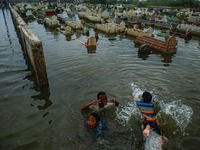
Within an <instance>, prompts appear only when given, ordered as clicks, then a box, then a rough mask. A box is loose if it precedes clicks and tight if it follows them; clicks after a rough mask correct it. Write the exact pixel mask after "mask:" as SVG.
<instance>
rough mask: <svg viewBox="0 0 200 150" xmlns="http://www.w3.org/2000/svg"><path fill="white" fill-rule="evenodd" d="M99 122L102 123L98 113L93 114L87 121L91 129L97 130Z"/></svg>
mask: <svg viewBox="0 0 200 150" xmlns="http://www.w3.org/2000/svg"><path fill="white" fill-rule="evenodd" d="M99 121H100V116H99V115H98V114H97V113H92V114H90V116H89V118H88V120H87V125H88V127H89V128H95V127H96V126H98V125H99Z"/></svg>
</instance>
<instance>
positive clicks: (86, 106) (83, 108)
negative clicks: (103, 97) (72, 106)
mask: <svg viewBox="0 0 200 150" xmlns="http://www.w3.org/2000/svg"><path fill="white" fill-rule="evenodd" d="M97 103H99V101H96V100H94V101H93V102H91V103H89V104H86V105H84V106H82V107H81V110H85V109H89V106H90V105H96V104H97Z"/></svg>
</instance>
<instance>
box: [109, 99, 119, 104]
mask: <svg viewBox="0 0 200 150" xmlns="http://www.w3.org/2000/svg"><path fill="white" fill-rule="evenodd" d="M108 101H109V102H113V103H115V104H116V105H119V102H118V101H116V100H115V99H114V98H112V99H108Z"/></svg>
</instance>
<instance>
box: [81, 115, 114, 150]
mask: <svg viewBox="0 0 200 150" xmlns="http://www.w3.org/2000/svg"><path fill="white" fill-rule="evenodd" d="M109 124H110V125H112V126H113V124H111V123H109ZM86 126H87V127H88V128H89V129H95V130H94V133H93V136H92V138H91V140H90V141H88V142H86V143H85V144H83V145H81V146H80V147H81V148H84V147H86V146H88V145H89V144H90V143H91V142H92V141H94V140H96V139H97V138H99V137H100V136H103V135H105V134H106V133H107V132H108V130H109V126H108V125H107V123H106V122H105V121H104V120H101V119H100V116H99V115H98V114H97V113H92V114H90V115H89V117H88V120H87V124H86Z"/></svg>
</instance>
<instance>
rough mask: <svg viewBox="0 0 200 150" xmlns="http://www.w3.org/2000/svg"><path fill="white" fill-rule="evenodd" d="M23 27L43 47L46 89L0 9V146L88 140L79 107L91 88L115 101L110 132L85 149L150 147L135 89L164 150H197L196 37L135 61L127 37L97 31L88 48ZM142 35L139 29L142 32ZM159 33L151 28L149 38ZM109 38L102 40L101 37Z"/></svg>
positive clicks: (33, 147) (58, 146) (69, 144)
mask: <svg viewBox="0 0 200 150" xmlns="http://www.w3.org/2000/svg"><path fill="white" fill-rule="evenodd" d="M28 25H29V27H30V28H31V29H32V30H33V32H34V33H35V34H36V35H37V36H38V37H39V39H40V40H41V41H42V42H43V48H44V55H45V61H46V66H47V72H48V79H49V88H44V87H40V86H38V85H37V83H36V79H35V76H34V74H33V73H32V72H31V70H30V67H29V65H28V64H29V63H28V61H27V60H26V59H25V58H26V57H25V54H24V52H23V50H22V46H21V45H20V41H19V39H18V36H17V33H16V30H15V28H14V25H13V22H12V18H11V14H10V11H9V10H7V9H4V11H3V10H2V9H0V27H1V28H0V35H1V40H0V77H1V78H0V85H1V89H0V110H1V112H0V120H1V121H0V133H1V134H0V149H2V150H11V149H13V150H46V149H48V150H74V149H79V147H80V145H82V144H84V143H86V142H87V141H89V140H90V139H91V136H92V131H90V130H88V129H86V128H85V120H86V118H87V116H88V115H89V114H90V113H91V111H89V110H88V111H81V110H80V107H81V106H82V105H84V104H87V103H89V102H91V101H92V100H95V99H96V95H97V93H98V92H99V91H105V92H106V93H107V96H108V98H115V99H116V100H118V101H119V102H120V105H119V106H118V107H114V108H110V109H108V110H106V113H105V114H104V116H103V119H104V120H106V121H110V122H113V123H115V124H116V127H115V129H114V130H112V131H110V132H109V133H107V134H106V135H105V136H104V137H101V138H99V139H97V140H96V141H94V142H92V143H91V144H90V145H88V146H87V147H85V148H82V149H92V150H99V149H103V150H134V149H136V150H138V149H155V146H154V143H155V142H154V141H155V140H154V139H155V138H156V136H151V139H153V141H152V140H149V139H147V142H144V140H143V136H142V130H141V115H140V113H139V111H138V110H137V109H136V107H135V105H134V102H135V101H137V100H139V96H140V95H141V94H142V92H143V91H145V90H146V91H149V92H151V94H152V95H153V101H154V104H155V112H156V117H157V122H158V125H159V127H160V130H161V133H162V135H163V137H164V138H165V139H166V143H167V144H166V146H165V148H164V149H168V150H171V149H173V150H180V149H184V150H185V149H190V150H192V149H195V150H196V149H199V142H200V126H199V123H200V117H199V116H200V111H199V107H200V92H199V91H200V87H199V85H200V80H199V75H200V39H199V37H194V38H193V39H192V40H191V41H189V43H184V40H183V39H181V38H177V39H178V45H177V47H178V50H177V52H176V53H175V54H164V53H152V54H150V55H148V56H140V55H138V53H137V50H138V48H137V47H136V45H135V43H134V39H133V38H131V37H129V36H125V35H123V34H117V35H110V36H108V35H106V34H104V33H102V32H99V40H98V46H97V48H96V50H87V49H86V48H85V47H84V46H83V45H81V44H80V43H78V42H77V41H75V40H73V38H76V37H79V36H81V38H79V40H81V41H83V42H85V41H84V38H88V37H89V36H94V34H95V32H94V31H93V29H90V35H89V36H88V37H87V36H85V35H81V33H80V32H79V31H76V32H75V34H74V35H72V36H71V37H66V36H64V35H63V34H61V33H60V32H57V31H55V30H50V29H48V28H46V27H44V25H41V24H38V23H37V21H32V22H29V23H28ZM145 30H146V29H145ZM158 32H161V30H160V29H154V35H155V38H158V39H162V40H164V39H163V38H162V37H157V36H156V33H158ZM113 37H115V38H116V40H113V41H109V40H108V38H113Z"/></svg>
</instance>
